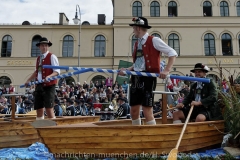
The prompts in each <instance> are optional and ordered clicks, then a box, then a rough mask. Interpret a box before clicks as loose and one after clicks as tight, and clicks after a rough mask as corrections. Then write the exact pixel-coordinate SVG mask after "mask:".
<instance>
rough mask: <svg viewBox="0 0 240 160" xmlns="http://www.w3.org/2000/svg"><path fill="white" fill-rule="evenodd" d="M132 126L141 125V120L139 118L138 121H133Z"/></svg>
mask: <svg viewBox="0 0 240 160" xmlns="http://www.w3.org/2000/svg"><path fill="white" fill-rule="evenodd" d="M132 125H141V119H140V118H138V119H135V120H132Z"/></svg>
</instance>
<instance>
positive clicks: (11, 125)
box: [0, 121, 33, 132]
mask: <svg viewBox="0 0 240 160" xmlns="http://www.w3.org/2000/svg"><path fill="white" fill-rule="evenodd" d="M24 128H33V127H32V126H31V124H30V123H29V122H27V121H26V122H23V121H21V122H18V121H16V122H0V132H1V130H11V129H24Z"/></svg>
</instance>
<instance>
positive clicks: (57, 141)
mask: <svg viewBox="0 0 240 160" xmlns="http://www.w3.org/2000/svg"><path fill="white" fill-rule="evenodd" d="M219 134H221V133H220V132H218V131H206V132H199V133H186V134H184V136H183V139H190V138H198V137H206V136H214V135H219ZM178 138H179V134H169V135H168V136H159V135H152V136H147V135H141V136H128V135H127V136H118V137H112V136H108V137H94V139H93V137H78V138H75V137H68V138H64V137H63V138H62V137H56V138H55V137H45V138H44V142H45V143H47V144H65V143H89V142H92V141H94V142H95V143H101V142H108V143H116V142H149V141H150V142H154V141H171V140H178Z"/></svg>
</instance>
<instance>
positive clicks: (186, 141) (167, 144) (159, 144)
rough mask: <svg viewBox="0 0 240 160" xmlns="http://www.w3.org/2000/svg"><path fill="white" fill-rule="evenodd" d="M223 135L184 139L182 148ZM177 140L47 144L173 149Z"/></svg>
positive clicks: (81, 146)
mask: <svg viewBox="0 0 240 160" xmlns="http://www.w3.org/2000/svg"><path fill="white" fill-rule="evenodd" d="M222 138H223V136H222V135H217V136H215V135H214V136H208V137H199V138H192V139H184V140H182V142H181V144H180V146H187V145H193V144H199V143H205V142H209V141H213V140H214V141H217V140H219V139H222ZM44 142H45V141H44ZM176 142H177V140H173V141H162V142H141V141H139V142H118V143H108V142H102V143H96V142H94V140H93V141H91V142H89V143H71V144H69V143H66V144H46V145H47V146H48V147H49V148H66V149H70V148H78V149H79V150H80V149H81V148H115V149H118V148H119V149H120V148H127V149H132V148H139V149H141V148H142V149H144V148H165V147H167V148H168V147H173V148H174V146H175V145H176Z"/></svg>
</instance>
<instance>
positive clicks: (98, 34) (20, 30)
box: [0, 0, 240, 92]
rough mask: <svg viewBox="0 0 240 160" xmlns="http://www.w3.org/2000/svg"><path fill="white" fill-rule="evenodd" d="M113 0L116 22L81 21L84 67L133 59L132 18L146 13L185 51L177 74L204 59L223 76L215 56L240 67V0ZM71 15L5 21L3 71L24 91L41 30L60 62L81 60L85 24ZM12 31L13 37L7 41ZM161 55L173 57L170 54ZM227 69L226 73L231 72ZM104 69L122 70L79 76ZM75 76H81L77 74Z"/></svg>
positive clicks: (0, 38) (0, 31) (156, 31)
mask: <svg viewBox="0 0 240 160" xmlns="http://www.w3.org/2000/svg"><path fill="white" fill-rule="evenodd" d="M112 4H113V22H112V24H105V25H93V24H90V25H86V24H87V23H86V22H84V23H83V24H82V25H81V29H80V66H81V67H93V68H104V69H118V65H119V61H120V60H124V61H130V62H131V61H132V58H131V54H132V45H133V43H134V42H135V41H136V39H135V38H134V36H133V30H132V28H131V27H130V26H129V23H132V18H133V17H137V16H144V17H146V18H147V19H148V22H149V25H151V26H152V28H151V29H149V30H148V33H149V34H150V35H155V36H159V37H161V39H162V40H163V41H165V42H166V43H167V44H169V45H170V46H171V47H173V48H174V49H175V50H176V51H177V52H178V54H179V57H178V58H177V60H176V62H175V64H174V66H173V69H172V71H171V74H178V75H186V74H189V73H190V69H192V68H193V67H194V65H195V64H196V63H198V62H201V63H204V64H206V65H208V67H209V68H210V72H209V73H208V74H209V75H210V76H217V77H219V78H220V72H219V70H218V68H217V67H216V62H215V57H216V59H217V60H218V61H221V67H223V68H225V69H226V70H230V71H231V72H234V70H236V71H237V72H239V71H240V68H239V67H240V65H239V63H240V62H239V61H240V60H239V59H240V58H239V55H240V45H239V44H240V22H239V19H240V1H239V0H207V1H205V0H194V1H186V0H172V1H171V0H112ZM68 16H70V15H68ZM66 19H67V17H66V16H65V14H63V13H60V21H59V24H42V25H0V48H1V58H0V77H2V76H6V77H8V78H9V79H10V80H11V82H12V83H13V84H14V85H15V86H16V89H17V91H19V92H20V91H22V90H21V89H20V88H19V85H21V84H23V83H24V82H25V81H26V79H27V78H28V77H29V76H30V75H31V73H32V72H33V71H34V66H35V61H36V56H32V55H33V54H32V52H36V51H34V48H33V46H34V45H33V41H34V37H35V36H44V37H47V38H48V39H49V40H50V41H51V42H52V43H53V46H52V47H51V48H50V51H51V52H52V53H54V54H55V55H56V56H57V57H58V58H59V62H60V65H64V66H78V47H79V46H78V44H79V41H78V36H79V26H78V25H71V24H69V23H68V19H67V20H66ZM63 20H65V21H64V23H62V21H63ZM82 21H83V20H82ZM6 36H10V38H11V40H10V41H7V43H6ZM66 37H67V38H69V37H70V38H71V39H72V40H69V39H68V40H66ZM8 42H9V43H11V50H9V46H8ZM5 46H7V47H5ZM5 48H7V49H6V50H8V51H10V56H9V52H8V53H7V54H5V53H4V52H5V50H4V49H5ZM6 55H7V56H6ZM161 58H162V59H166V60H167V57H166V58H164V57H161ZM225 69H223V70H222V71H223V74H225V75H226V76H228V73H227V71H226V70H225ZM65 72H66V71H62V73H65ZM99 75H101V76H103V77H105V78H107V77H109V76H111V77H113V79H114V80H115V79H116V76H117V75H113V74H106V73H93V72H91V73H84V74H81V75H80V80H79V81H80V82H81V83H83V82H84V81H87V82H90V81H91V80H92V79H93V78H94V77H96V76H99ZM0 79H1V78H0ZM73 79H74V80H75V82H77V76H73ZM0 83H1V82H0ZM0 85H1V84H0ZM163 89H164V83H163V81H162V80H160V79H159V80H158V85H157V90H163Z"/></svg>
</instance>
